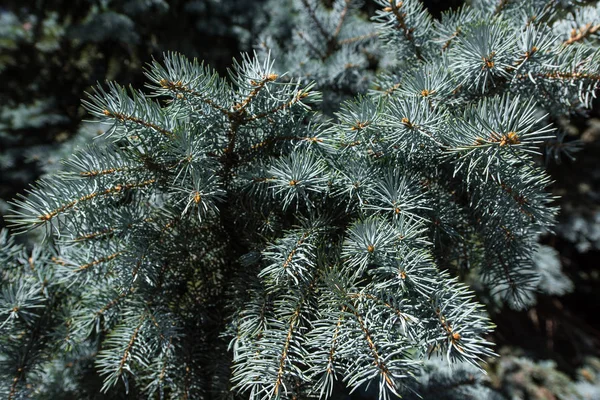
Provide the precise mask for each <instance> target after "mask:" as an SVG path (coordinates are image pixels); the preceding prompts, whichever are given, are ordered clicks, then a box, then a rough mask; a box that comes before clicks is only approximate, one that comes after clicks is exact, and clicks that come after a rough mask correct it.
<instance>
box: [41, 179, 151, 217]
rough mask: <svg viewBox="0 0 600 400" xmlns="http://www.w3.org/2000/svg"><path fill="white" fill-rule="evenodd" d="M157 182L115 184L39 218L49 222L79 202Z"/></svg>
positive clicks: (149, 180)
mask: <svg viewBox="0 0 600 400" xmlns="http://www.w3.org/2000/svg"><path fill="white" fill-rule="evenodd" d="M155 182H156V179H148V180H146V181H144V182H140V183H128V184H124V185H121V184H119V185H115V186H113V187H110V188H108V189H105V190H103V191H101V192H93V193H90V194H87V195H84V196H81V197H80V198H78V199H76V200H72V201H70V202H68V203H66V204H63V205H62V206H60V207H58V208H56V209H54V210H52V211H50V212H48V213H46V214H43V215H40V216H38V217H37V219H38V220H39V221H41V222H47V221H50V220H51V219H53V218H54V217H56V216H57V215H59V214H62V213H64V212H65V211H68V210H70V209H71V208H73V207H75V206H76V205H77V204H79V203H83V202H86V201H90V200H92V199H95V198H96V197H98V196H107V195H110V194H114V193H120V192H123V191H125V190H129V189H138V188H142V187H145V186H149V185H152V184H153V183H155Z"/></svg>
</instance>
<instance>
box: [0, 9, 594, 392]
mask: <svg viewBox="0 0 600 400" xmlns="http://www.w3.org/2000/svg"><path fill="white" fill-rule="evenodd" d="M334 3H335V4H336V6H334V9H336V8H335V7H337V6H338V3H340V4H342V3H344V2H337V1H334ZM346 3H347V2H346ZM488 3H490V4H488ZM491 3H492V2H491V1H480V2H475V4H474V5H473V7H470V8H469V7H465V8H462V9H460V10H458V11H456V12H451V13H449V14H446V15H444V16H443V18H442V19H441V21H434V20H433V19H432V18H431V17H430V16H429V14H428V13H427V12H426V11H425V9H424V8H423V6H422V5H421V3H420V2H418V1H416V0H407V1H402V2H394V1H392V2H390V1H387V0H378V4H379V5H380V6H381V7H380V10H379V11H378V12H377V15H376V16H375V23H376V26H377V29H378V32H379V33H378V36H379V37H380V38H381V39H382V40H383V43H384V45H385V46H387V47H386V48H387V49H388V50H389V51H393V52H395V53H396V56H397V59H398V60H399V61H398V66H397V67H394V69H393V70H390V71H388V72H387V73H382V74H381V75H380V76H379V78H378V82H377V84H376V87H375V88H374V89H373V90H372V91H371V92H369V93H368V94H367V95H365V96H362V97H358V98H356V99H353V100H350V101H347V102H345V103H343V104H342V106H341V108H340V110H339V111H338V112H337V113H336V114H335V118H331V119H330V118H327V117H324V116H322V115H321V114H320V113H319V112H317V111H314V110H316V109H318V107H319V101H320V95H319V93H318V92H316V91H315V90H314V87H313V86H311V85H310V84H309V85H306V84H305V83H303V80H302V79H298V78H293V77H289V76H286V75H284V74H280V73H279V72H278V71H275V70H274V66H273V62H272V61H271V59H270V58H269V57H256V56H254V57H253V56H244V57H243V59H242V61H241V62H239V63H237V64H235V66H234V68H233V69H232V70H231V72H230V76H229V78H228V79H224V78H222V77H220V76H218V75H217V74H216V73H215V72H214V71H212V70H211V69H210V68H209V67H207V66H205V65H203V64H201V63H199V62H197V61H195V60H194V61H191V60H188V59H186V58H185V57H184V56H181V55H178V54H166V55H165V57H164V59H163V60H162V61H161V62H154V63H153V64H152V65H150V66H149V67H148V69H147V71H146V75H147V78H148V89H149V91H150V93H149V94H146V93H145V92H142V91H139V90H134V89H129V88H125V87H122V86H119V85H118V84H115V83H109V84H107V85H104V86H99V87H98V88H96V89H95V91H94V92H93V93H91V94H90V96H89V98H88V99H87V100H85V106H86V107H87V109H88V111H89V112H90V113H91V114H92V115H93V116H94V117H95V118H98V119H99V120H100V121H102V122H103V123H105V124H107V126H108V127H109V129H108V130H107V132H106V134H105V139H104V140H103V141H102V142H100V144H98V145H97V144H93V143H92V144H90V145H89V146H88V147H86V148H83V149H81V150H80V151H78V152H76V153H75V154H73V155H72V157H70V158H69V159H67V160H66V161H65V165H64V169H63V171H62V172H60V173H59V174H57V175H53V176H51V177H49V178H46V179H44V180H42V181H40V182H39V183H38V184H37V185H36V186H35V187H34V188H32V189H31V191H30V193H29V194H28V196H26V197H23V198H21V199H19V200H16V201H15V203H14V204H15V211H14V215H13V216H12V224H13V227H14V229H15V230H17V231H27V230H30V229H33V228H36V227H40V228H41V229H45V231H46V234H47V236H48V240H49V241H51V242H52V244H53V246H51V248H52V252H50V250H48V251H47V253H48V254H46V253H44V255H43V256H39V257H41V258H42V259H43V262H40V263H39V264H40V266H38V263H37V261H36V260H37V257H38V256H31V258H28V256H27V254H26V253H24V251H23V250H19V249H15V247H14V245H10V244H3V246H4V250H3V253H2V254H3V255H2V257H3V258H2V262H4V263H7V264H6V265H9V266H10V267H9V268H5V269H4V271H3V276H2V295H1V300H0V306H1V310H0V313H2V322H1V324H2V325H1V327H2V329H3V330H4V331H5V332H7V334H6V335H3V340H2V348H1V349H2V350H1V351H2V355H1V356H0V357H1V358H0V359H1V361H2V371H3V373H4V376H5V379H3V382H4V383H6V384H4V386H3V388H2V390H4V393H5V394H6V395H7V396H8V397H9V398H19V397H21V396H23V397H24V396H27V395H38V396H40V397H42V398H43V397H44V396H45V397H46V398H49V397H52V393H53V392H52V390H56V387H57V386H59V387H64V388H65V391H67V390H69V388H71V387H76V386H77V384H78V382H79V381H78V379H79V378H78V375H77V370H76V369H77V368H79V369H81V370H84V369H85V368H88V373H89V370H90V369H92V370H93V369H95V370H96V371H97V373H98V374H99V375H100V376H101V379H102V381H103V383H102V385H101V390H102V391H103V392H105V393H106V392H110V393H118V392H130V393H132V392H133V393H138V394H143V395H144V396H148V397H151V398H156V397H157V398H213V397H215V398H228V397H232V396H240V397H242V398H247V397H250V398H252V399H276V398H282V399H283V398H290V399H291V398H331V397H332V393H333V391H334V389H335V388H336V387H338V386H340V385H341V386H346V387H348V388H349V389H352V390H355V389H357V388H359V387H360V388H364V387H365V386H367V385H370V386H371V387H376V388H377V390H376V392H377V395H378V397H379V398H381V399H388V398H395V396H397V395H401V394H402V393H403V392H404V391H406V390H409V389H407V388H410V387H412V385H411V382H412V379H413V376H414V375H416V374H417V373H418V372H419V369H420V365H421V363H422V361H423V360H425V359H426V358H427V357H428V356H431V355H433V354H437V355H440V356H441V357H443V358H445V359H446V362H449V363H454V362H461V363H469V364H472V365H473V366H474V367H477V368H479V367H481V362H482V361H484V360H485V359H486V358H488V357H489V356H493V355H494V352H493V350H492V343H490V342H488V341H487V340H486V337H487V335H488V334H489V333H490V332H491V330H492V329H493V324H492V323H491V322H490V321H489V319H488V318H487V316H486V315H485V312H484V311H483V308H482V306H480V305H479V304H478V303H477V302H476V301H475V300H474V298H473V293H472V292H471V290H470V289H469V288H468V287H467V286H466V285H464V284H463V283H461V282H460V281H459V279H458V278H457V277H453V276H452V274H451V273H450V272H449V271H452V270H456V269H474V270H476V271H477V273H478V274H479V275H480V276H481V277H482V279H483V281H484V282H485V283H486V284H488V285H489V287H490V288H492V289H493V293H494V295H495V296H497V297H498V298H500V299H502V300H503V301H505V302H507V303H509V304H511V305H512V306H513V307H522V306H524V305H527V304H528V303H529V302H530V299H531V297H532V296H533V295H534V293H535V291H536V290H537V285H538V282H539V276H537V275H536V270H535V268H534V266H533V261H532V254H534V251H535V249H536V242H535V241H536V237H537V235H538V234H540V233H542V232H544V231H546V230H547V229H549V228H550V227H551V226H552V224H553V223H554V214H555V209H554V208H553V206H552V201H553V198H552V197H551V196H550V195H549V194H548V193H547V192H546V190H545V189H546V186H547V185H548V184H549V178H548V176H547V175H546V173H545V172H544V170H543V169H542V168H541V167H540V166H539V165H538V163H537V162H536V155H537V154H538V152H539V151H540V145H541V144H542V143H543V142H544V141H546V140H548V139H551V138H553V137H555V129H554V127H553V125H552V118H556V117H557V116H560V115H563V114H565V113H567V112H569V111H572V110H575V109H579V108H582V107H584V106H586V105H587V104H589V101H590V99H591V97H593V96H594V90H596V89H597V87H598V81H599V76H600V75H599V74H600V71H599V70H598V69H599V66H600V53H599V51H598V49H597V48H595V47H594V46H593V45H591V44H590V43H589V42H586V37H587V35H588V33H589V32H590V30H589V29H588V30H587V31H586V32H587V33H586V34H584V33H583V31H582V33H581V34H576V35H574V36H571V37H569V38H568V39H565V40H563V39H561V38H560V37H559V36H558V34H556V33H554V31H553V25H552V24H553V23H554V22H555V20H556V18H558V16H557V15H558V14H557V13H558V12H559V11H560V2H557V1H551V2H546V1H532V2H529V3H528V6H527V7H526V8H525V9H521V8H519V6H518V5H512V3H513V2H510V1H500V2H493V3H494V5H495V6H494V7H492V6H491ZM496 3H497V4H496ZM515 3H516V2H515ZM342 6H343V4H342ZM342 9H343V8H342ZM586 15H587V14H586ZM596 15H597V14H596ZM340 31H341V28H340ZM36 251H37V250H36ZM35 254H37V253H35ZM4 336H6V339H4ZM41 338H43V340H41ZM33 339H35V340H33ZM91 361H93V364H94V365H93V368H92V367H90V366H89V365H88V364H89V363H90V362H91ZM61 363H64V364H70V365H71V368H70V370H69V373H63V374H61V373H59V372H57V370H60V368H59V367H58V365H61ZM72 390H75V389H72ZM4 393H3V394H4Z"/></svg>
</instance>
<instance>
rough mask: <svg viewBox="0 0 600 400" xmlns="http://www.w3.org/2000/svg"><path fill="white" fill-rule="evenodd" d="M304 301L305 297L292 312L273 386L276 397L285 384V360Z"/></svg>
mask: <svg viewBox="0 0 600 400" xmlns="http://www.w3.org/2000/svg"><path fill="white" fill-rule="evenodd" d="M303 302H304V299H302V300H301V301H300V302H299V303H298V306H297V307H296V309H295V310H294V313H293V314H292V316H291V318H290V322H289V328H288V331H287V335H286V337H285V342H284V344H283V350H282V352H281V357H280V358H279V368H278V369H277V377H276V379H275V385H274V386H273V395H274V396H276V397H277V396H279V388H280V386H281V385H282V384H283V375H284V372H285V362H286V360H287V356H288V350H289V348H290V345H291V343H292V337H293V335H294V329H295V328H296V323H297V322H298V320H299V318H300V309H301V308H302V305H303Z"/></svg>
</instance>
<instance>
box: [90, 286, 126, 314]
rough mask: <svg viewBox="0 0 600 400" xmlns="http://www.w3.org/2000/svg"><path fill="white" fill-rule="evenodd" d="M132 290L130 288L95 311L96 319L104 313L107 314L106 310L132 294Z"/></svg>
mask: <svg viewBox="0 0 600 400" xmlns="http://www.w3.org/2000/svg"><path fill="white" fill-rule="evenodd" d="M134 290H135V289H134V288H133V287H132V288H130V289H129V290H126V291H124V292H122V293H121V294H119V295H118V296H117V297H115V298H114V299H112V300H111V301H110V302H108V303H107V304H105V305H104V306H103V307H102V308H101V309H99V310H98V311H96V314H95V315H96V317H99V316H101V315H103V314H104V313H105V312H107V311H108V310H110V309H111V308H113V307H114V306H116V305H117V304H118V303H119V302H120V301H121V300H123V299H124V298H125V297H127V296H128V295H129V294H130V293H133V292H134Z"/></svg>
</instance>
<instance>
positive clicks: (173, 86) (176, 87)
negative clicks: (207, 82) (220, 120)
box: [158, 78, 232, 117]
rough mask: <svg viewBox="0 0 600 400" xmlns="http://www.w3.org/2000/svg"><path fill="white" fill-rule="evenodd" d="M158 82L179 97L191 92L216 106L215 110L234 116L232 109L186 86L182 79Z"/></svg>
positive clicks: (202, 100)
mask: <svg viewBox="0 0 600 400" xmlns="http://www.w3.org/2000/svg"><path fill="white" fill-rule="evenodd" d="M158 83H159V84H160V86H161V87H162V88H163V89H168V90H170V91H172V92H174V93H176V97H177V98H183V95H182V93H185V94H190V95H192V96H194V97H196V98H198V99H199V100H200V101H201V102H203V103H204V104H206V105H208V106H210V107H212V108H214V109H215V110H217V111H219V112H221V113H222V114H224V115H226V116H228V117H231V116H232V113H231V111H229V110H227V109H226V108H224V107H222V106H220V105H219V104H217V103H215V102H214V101H212V100H211V99H209V98H206V96H204V95H203V94H202V93H200V92H198V91H196V90H194V89H192V88H189V87H186V86H185V85H184V84H183V83H182V82H181V81H177V82H173V81H170V80H168V79H164V78H163V79H161V80H160V81H159V82H158Z"/></svg>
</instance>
